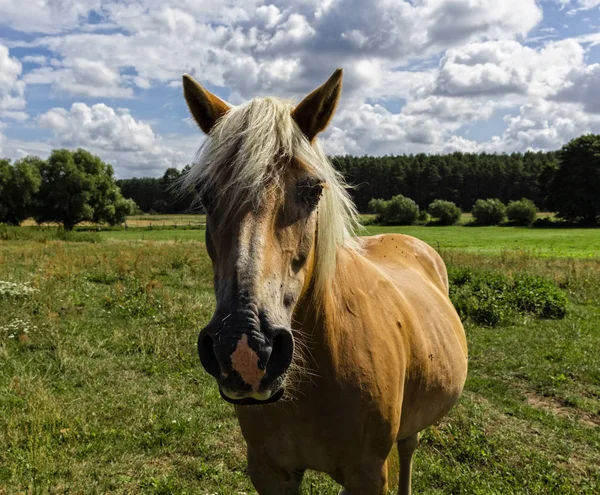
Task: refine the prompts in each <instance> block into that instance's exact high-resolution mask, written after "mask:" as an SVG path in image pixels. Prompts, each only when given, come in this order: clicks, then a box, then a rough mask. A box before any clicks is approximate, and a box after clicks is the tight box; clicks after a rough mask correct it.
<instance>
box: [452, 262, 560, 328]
mask: <svg viewBox="0 0 600 495" xmlns="http://www.w3.org/2000/svg"><path fill="white" fill-rule="evenodd" d="M448 278H449V281H450V299H451V300H452V303H453V304H454V307H455V308H456V311H457V312H458V314H459V316H460V318H461V320H463V321H472V322H473V323H476V324H478V325H487V326H497V325H502V324H508V323H511V322H512V321H513V320H514V319H515V317H517V316H518V315H530V316H533V317H536V318H545V319H559V318H564V317H565V315H566V313H567V297H566V296H565V294H564V293H563V292H562V291H561V290H560V289H559V288H558V287H556V286H555V285H554V284H553V283H552V282H550V281H548V280H546V279H543V278H541V277H537V276H531V275H527V274H525V275H516V276H514V278H512V279H510V278H508V277H506V276H505V275H503V274H501V273H495V272H489V271H485V270H472V269H470V268H467V269H464V268H462V269H452V268H451V269H450V270H449V271H448Z"/></svg>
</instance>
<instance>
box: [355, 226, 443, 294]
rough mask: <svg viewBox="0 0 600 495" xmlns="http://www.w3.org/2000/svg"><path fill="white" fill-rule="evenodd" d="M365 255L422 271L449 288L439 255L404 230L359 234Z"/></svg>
mask: <svg viewBox="0 0 600 495" xmlns="http://www.w3.org/2000/svg"><path fill="white" fill-rule="evenodd" d="M361 240H362V244H363V248H364V250H365V256H366V257H367V258H369V259H370V260H371V261H372V262H374V263H379V264H384V265H389V264H390V263H392V264H394V263H395V264H398V265H401V266H402V267H407V268H413V269H415V270H419V271H424V272H425V274H426V275H427V276H428V277H429V278H430V279H431V281H432V282H434V283H435V284H436V285H440V286H441V288H442V289H443V290H444V291H445V292H446V293H447V292H448V274H447V271H446V265H445V264H444V261H443V260H442V258H441V256H440V255H439V254H438V253H437V251H436V250H435V249H433V248H432V247H431V246H430V245H429V244H427V243H426V242H424V241H422V240H420V239H417V238H416V237H412V236H409V235H405V234H380V235H376V236H371V237H362V238H361Z"/></svg>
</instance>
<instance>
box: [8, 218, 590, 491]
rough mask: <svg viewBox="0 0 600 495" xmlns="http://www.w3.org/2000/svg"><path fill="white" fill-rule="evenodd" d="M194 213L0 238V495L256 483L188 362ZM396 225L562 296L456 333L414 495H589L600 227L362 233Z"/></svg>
mask: <svg viewBox="0 0 600 495" xmlns="http://www.w3.org/2000/svg"><path fill="white" fill-rule="evenodd" d="M190 222H191V223H192V224H193V225H188V227H187V228H185V227H184V225H185V224H184V222H182V226H181V227H178V228H167V226H166V225H165V227H164V228H162V227H161V226H160V225H156V226H153V228H152V229H151V230H150V229H148V228H139V227H133V226H130V227H129V228H128V229H127V230H125V229H112V230H105V231H102V232H75V233H74V234H73V236H72V237H69V240H67V241H64V240H53V239H52V238H51V237H52V236H44V235H43V234H39V230H40V229H39V228H36V227H27V229H32V234H31V235H30V236H29V238H27V239H22V240H19V238H18V237H19V236H15V238H14V239H13V240H5V241H0V446H1V448H0V494H4V493H6V494H12V493H127V494H132V493H156V494H184V493H186V494H196V493H199V494H213V493H218V494H242V493H254V491H253V489H252V487H251V485H250V481H249V479H248V477H247V474H246V472H245V447H244V442H243V439H242V437H241V434H240V432H239V430H238V428H237V424H236V420H235V416H234V413H233V408H232V406H230V405H228V404H226V403H225V402H224V401H223V400H222V399H221V398H220V396H219V394H218V391H217V388H216V386H215V384H214V380H213V379H212V378H211V377H210V376H208V375H207V374H206V373H205V372H204V371H203V370H202V368H201V366H200V363H199V361H198V358H197V355H196V349H195V345H196V338H197V332H198V330H199V329H200V328H201V327H202V326H203V325H204V324H205V322H206V321H207V320H208V319H209V318H210V316H211V314H212V310H213V304H214V300H213V294H212V276H211V266H210V260H209V259H208V256H207V254H206V251H205V248H204V245H203V243H202V239H203V236H204V231H203V230H202V229H201V228H200V226H199V225H200V223H201V222H199V221H198V222H197V220H196V219H193V220H190ZM22 229H23V228H22ZM392 230H393V231H399V232H402V233H406V234H410V235H415V236H416V237H419V238H422V239H423V240H425V241H427V242H429V243H430V244H431V245H432V246H434V247H436V248H437V249H439V250H440V252H441V253H442V255H443V256H444V258H445V260H446V262H447V263H448V265H449V266H450V267H453V268H461V267H471V268H473V269H482V268H485V269H486V270H490V271H493V272H501V273H503V274H506V275H508V276H510V275H511V274H516V273H531V274H534V275H539V276H542V277H545V278H547V279H549V280H551V281H552V282H554V283H555V284H557V285H558V286H559V287H560V288H561V289H562V290H563V291H564V292H565V293H566V294H567V296H568V298H569V307H568V314H567V317H566V318H565V319H562V320H538V319H533V318H531V317H522V318H520V319H519V320H518V321H515V322H514V323H512V324H511V325H508V326H499V327H494V328H489V327H481V326H476V325H471V324H469V325H467V326H466V331H467V337H468V341H469V351H470V369H469V377H468V380H467V385H466V389H465V392H464V394H463V397H462V399H461V401H460V403H459V404H458V406H457V407H456V408H455V409H454V410H453V411H452V413H451V414H450V415H449V416H448V417H447V418H445V419H444V420H443V422H442V423H441V424H439V425H437V426H435V427H432V428H430V429H428V430H427V431H426V432H425V434H424V435H423V436H422V438H421V445H420V448H419V449H418V450H417V452H416V454H415V464H414V473H413V489H414V492H415V493H419V494H447V493H455V494H459V493H464V494H503V495H504V494H513V493H514V494H547V493H552V494H585V493H589V494H595V493H599V492H600V360H598V356H600V324H599V323H598V321H599V317H600V298H599V295H598V294H600V232H599V231H598V230H594V229H524V228H514V227H478V228H472V227H401V228H388V227H385V228H384V227H369V228H368V233H380V232H383V231H392ZM24 232H26V231H24ZM38 234H39V237H38V238H36V236H37V235H38ZM78 236H79V238H78ZM21 237H27V236H21ZM74 241H82V242H74ZM89 241H96V242H89ZM3 282H10V284H6V283H3ZM338 490H339V487H337V486H336V485H335V484H334V483H333V482H331V481H330V480H329V479H327V478H326V477H324V476H321V475H316V474H311V475H310V476H308V477H307V478H306V479H305V482H304V485H303V493H305V494H309V493H311V494H337V492H338Z"/></svg>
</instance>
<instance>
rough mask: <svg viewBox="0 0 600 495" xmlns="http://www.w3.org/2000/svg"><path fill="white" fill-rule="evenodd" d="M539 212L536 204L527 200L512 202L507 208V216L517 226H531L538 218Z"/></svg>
mask: <svg viewBox="0 0 600 495" xmlns="http://www.w3.org/2000/svg"><path fill="white" fill-rule="evenodd" d="M537 212H538V209H537V207H536V206H535V203H534V202H533V201H531V200H530V199H526V198H523V199H522V200H521V201H511V202H510V203H508V206H507V207H506V216H507V217H508V220H509V221H510V222H512V223H514V224H515V225H526V226H529V225H531V224H532V223H533V221H534V220H535V217H536V216H537Z"/></svg>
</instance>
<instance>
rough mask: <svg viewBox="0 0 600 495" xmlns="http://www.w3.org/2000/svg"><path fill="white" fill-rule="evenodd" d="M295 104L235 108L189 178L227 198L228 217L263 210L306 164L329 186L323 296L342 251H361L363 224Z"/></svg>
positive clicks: (320, 255) (320, 251)
mask: <svg viewBox="0 0 600 495" xmlns="http://www.w3.org/2000/svg"><path fill="white" fill-rule="evenodd" d="M292 108H293V106H292V105H291V104H290V103H288V102H285V101H283V100H280V99H277V98H255V99H253V100H251V101H249V102H247V103H244V104H242V105H239V106H237V107H233V108H231V109H230V110H229V111H227V113H225V115H224V116H223V117H221V118H220V119H219V120H218V121H217V123H216V124H215V126H214V127H213V128H212V130H211V132H210V134H209V136H208V138H207V139H206V141H205V142H204V143H203V145H202V147H201V148H200V150H198V153H197V154H196V158H195V160H194V163H193V166H192V168H191V170H190V171H189V173H188V174H187V176H186V177H185V179H184V188H185V189H187V190H189V188H190V187H195V188H196V189H197V190H198V192H199V197H201V196H202V194H203V193H204V192H205V191H210V190H211V189H212V190H213V191H214V190H217V189H216V188H218V191H219V198H217V200H219V199H222V198H227V204H226V205H224V206H225V212H226V215H227V216H229V215H232V214H235V212H236V211H237V210H239V209H240V208H242V207H243V206H247V205H248V204H251V206H252V207H253V208H259V207H260V205H261V204H262V202H263V201H264V200H265V198H266V197H268V195H267V192H268V191H269V190H270V189H269V188H270V187H273V186H277V185H280V184H282V183H283V178H284V176H285V173H286V170H287V167H289V165H290V163H291V162H292V159H294V158H295V159H297V160H300V161H301V162H302V163H303V165H305V166H306V167H308V168H309V169H310V170H311V172H312V173H314V174H315V175H316V176H318V177H320V178H321V179H322V180H323V181H324V182H325V188H324V192H323V197H322V199H321V201H320V203H319V206H318V213H317V215H318V217H317V222H318V226H317V234H316V246H315V266H314V272H313V273H314V276H315V279H314V282H315V285H314V288H315V291H316V293H317V294H322V293H323V292H324V290H325V288H326V287H327V286H328V285H329V283H330V282H331V280H332V279H333V275H334V272H335V267H336V258H337V250H338V248H341V247H345V248H349V249H352V250H359V249H360V246H359V241H358V240H357V238H356V237H355V235H354V232H355V230H356V228H357V227H358V226H359V225H360V223H359V220H358V214H357V212H356V208H355V206H354V204H353V202H352V200H351V199H350V196H349V195H348V193H347V191H346V184H345V183H344V180H343V178H342V177H341V175H340V174H339V173H338V172H337V171H336V170H335V169H334V168H333V166H332V165H331V163H330V162H329V160H328V159H327V157H326V156H325V154H324V153H323V151H322V150H321V148H320V147H319V145H318V144H317V143H316V142H313V143H312V144H311V143H310V142H309V141H308V139H307V138H306V137H305V136H304V134H303V133H302V131H301V130H300V128H299V127H298V125H297V124H296V122H295V121H294V119H293V117H292V113H291V111H292Z"/></svg>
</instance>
